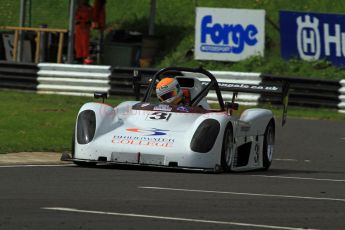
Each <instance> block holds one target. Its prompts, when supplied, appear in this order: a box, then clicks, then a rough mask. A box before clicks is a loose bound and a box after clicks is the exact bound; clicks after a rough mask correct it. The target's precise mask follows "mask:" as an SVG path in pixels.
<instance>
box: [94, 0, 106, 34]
mask: <svg viewBox="0 0 345 230" xmlns="http://www.w3.org/2000/svg"><path fill="white" fill-rule="evenodd" d="M92 28H94V29H98V30H104V28H105V0H94V3H93V24H92Z"/></svg>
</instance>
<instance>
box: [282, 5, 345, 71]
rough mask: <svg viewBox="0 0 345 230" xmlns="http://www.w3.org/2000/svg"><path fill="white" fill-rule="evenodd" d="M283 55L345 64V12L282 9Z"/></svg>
mask: <svg viewBox="0 0 345 230" xmlns="http://www.w3.org/2000/svg"><path fill="white" fill-rule="evenodd" d="M280 40H281V43H280V44H281V55H282V57H283V58H284V59H289V58H296V57H299V58H301V59H303V60H306V61H312V60H321V59H327V60H329V61H331V62H332V63H333V64H334V65H337V66H342V67H344V66H345V15H341V14H319V13H306V12H292V11H280Z"/></svg>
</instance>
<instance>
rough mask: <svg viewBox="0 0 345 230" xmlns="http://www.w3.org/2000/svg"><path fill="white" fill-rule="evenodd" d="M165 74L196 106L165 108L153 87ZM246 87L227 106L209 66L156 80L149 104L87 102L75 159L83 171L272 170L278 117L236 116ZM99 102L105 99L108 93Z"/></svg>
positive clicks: (170, 71)
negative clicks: (213, 99)
mask: <svg viewBox="0 0 345 230" xmlns="http://www.w3.org/2000/svg"><path fill="white" fill-rule="evenodd" d="M201 75H203V77H205V76H206V77H208V78H209V81H207V82H201V81H200V80H198V77H196V76H201ZM165 76H170V77H171V76H173V77H175V78H176V79H177V80H178V82H179V84H180V86H181V88H182V89H184V90H188V91H189V92H190V95H191V100H190V103H189V104H185V105H169V104H162V103H159V101H158V99H157V98H156V96H155V90H154V89H155V86H156V84H157V82H158V81H159V80H160V79H162V78H163V77H165ZM241 87H242V88H241V89H234V96H233V100H232V102H227V103H224V101H223V98H222V94H221V91H220V87H219V85H218V83H217V81H216V78H215V77H214V76H213V75H212V74H211V73H210V72H208V71H206V70H204V69H202V68H198V69H191V68H178V67H176V68H173V67H169V68H165V69H162V70H160V71H158V72H157V73H156V74H155V75H154V76H153V77H152V78H151V79H150V83H149V86H148V89H147V92H146V94H145V96H144V98H143V100H142V101H127V102H123V103H121V104H119V105H118V106H116V107H113V106H110V105H107V104H104V103H86V104H84V105H83V106H82V107H81V109H80V111H79V113H78V116H77V120H76V124H75V132H74V135H73V140H72V142H73V144H72V157H71V158H70V159H69V160H72V161H73V162H74V163H75V164H77V165H80V166H93V165H96V164H97V163H101V164H105V163H111V164H130V165H143V166H152V167H172V168H182V169H192V170H204V171H213V172H220V171H246V170H254V169H264V170H267V169H268V168H269V167H270V165H271V163H272V157H273V152H274V144H275V127H276V123H275V119H274V117H273V113H272V111H270V110H267V109H261V108H255V109H247V110H245V111H244V112H243V113H242V114H241V116H239V117H235V116H233V115H232V114H233V110H236V109H237V108H238V104H237V103H235V98H236V95H237V91H243V89H249V88H250V85H249V86H248V85H246V86H245V87H243V85H241ZM271 89H273V91H275V92H273V93H283V94H284V96H285V97H284V99H285V104H287V93H286V92H287V90H282V89H283V87H273V88H272V87H271ZM210 90H212V91H215V93H216V95H217V100H218V101H217V106H216V107H217V108H214V109H210V106H209V104H208V102H207V100H206V95H207V94H208V92H209V91H210ZM282 91H285V93H284V92H282ZM95 97H103V100H104V98H105V97H106V94H105V93H104V94H95ZM212 107H215V106H212ZM284 113H285V114H286V108H285V109H284ZM285 117H286V116H284V119H283V120H284V121H285Z"/></svg>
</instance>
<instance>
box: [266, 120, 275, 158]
mask: <svg viewBox="0 0 345 230" xmlns="http://www.w3.org/2000/svg"><path fill="white" fill-rule="evenodd" d="M266 138H267V152H266V155H267V159H268V160H269V161H270V162H272V159H273V151H274V132H273V128H272V126H270V127H269V128H268V130H267V137H266Z"/></svg>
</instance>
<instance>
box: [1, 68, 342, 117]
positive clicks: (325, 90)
mask: <svg viewBox="0 0 345 230" xmlns="http://www.w3.org/2000/svg"><path fill="white" fill-rule="evenodd" d="M135 71H139V72H140V74H141V75H142V77H143V78H146V79H149V78H150V77H151V76H153V74H154V73H155V72H156V71H157V70H156V69H141V68H139V69H137V68H111V67H110V66H96V65H69V64H50V63H41V64H39V65H38V66H37V65H35V64H22V63H11V62H0V88H1V89H13V90H31V91H37V92H38V93H47V94H48V93H49V94H51V93H54V94H65V95H83V96H92V95H93V93H94V92H95V91H101V92H108V94H109V95H110V96H131V97H134V96H140V95H143V93H144V91H145V88H141V89H139V90H138V91H137V92H135V91H134V87H133V75H134V72H135ZM211 72H212V73H213V74H214V75H215V76H216V78H217V80H218V81H219V82H220V83H238V84H255V85H265V84H277V83H279V82H282V81H285V82H288V83H289V84H290V89H291V90H290V100H289V105H294V106H302V107H327V108H335V109H338V111H339V112H344V113H345V80H341V81H333V80H316V79H309V78H300V77H279V76H273V75H266V74H260V73H239V72H225V71H211ZM200 80H202V81H206V80H207V79H206V78H200ZM207 97H208V99H209V100H210V101H212V100H214V99H215V95H214V93H213V92H210V93H209V94H208V96H207ZM223 97H224V99H225V100H226V101H229V100H231V97H232V93H231V92H229V91H223ZM280 101H281V98H280V97H277V96H272V95H258V94H249V93H240V94H239V97H238V102H239V103H240V104H249V105H256V104H257V103H260V102H270V103H273V104H274V103H277V102H280Z"/></svg>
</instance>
